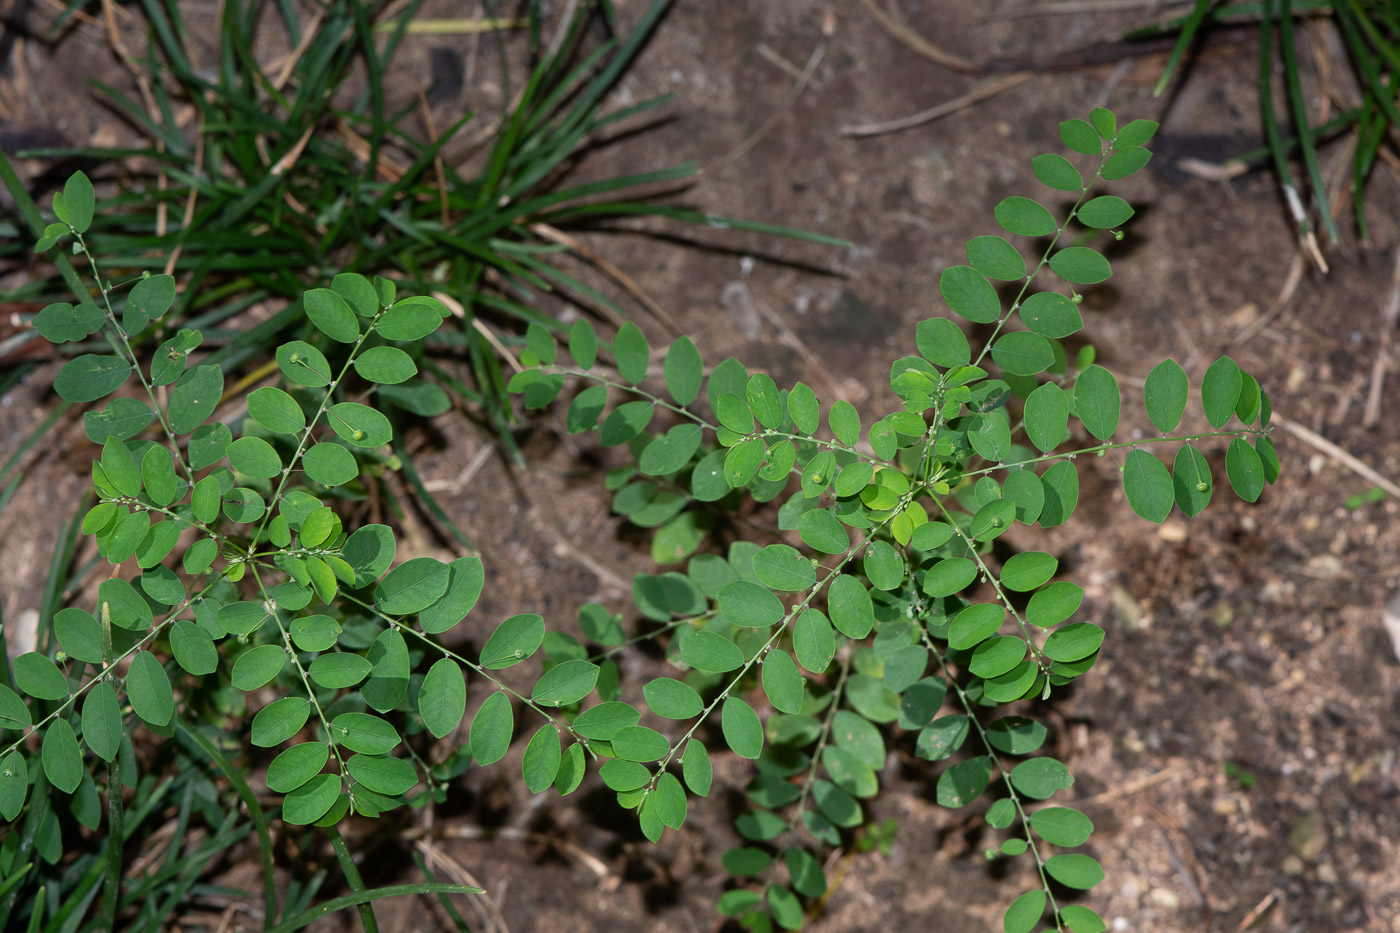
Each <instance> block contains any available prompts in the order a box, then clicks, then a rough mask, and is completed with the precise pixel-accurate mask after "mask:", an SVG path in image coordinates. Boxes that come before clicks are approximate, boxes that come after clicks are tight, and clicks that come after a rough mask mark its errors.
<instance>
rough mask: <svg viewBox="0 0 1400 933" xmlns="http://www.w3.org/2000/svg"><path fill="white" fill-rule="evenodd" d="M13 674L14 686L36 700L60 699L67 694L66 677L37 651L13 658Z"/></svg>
mask: <svg viewBox="0 0 1400 933" xmlns="http://www.w3.org/2000/svg"><path fill="white" fill-rule="evenodd" d="M14 674H15V686H16V687H18V688H19V689H20V691H21V692H23V693H26V694H28V695H29V696H32V697H34V699H36V700H62V699H65V698H66V697H67V696H68V679H67V678H66V677H64V676H63V672H62V671H60V670H59V669H58V667H57V666H56V665H55V664H54V663H53V662H52V661H50V660H49V659H48V657H47V656H45V655H43V654H41V653H40V652H38V651H30V652H27V653H25V654H22V655H20V656H19V657H17V658H15V660H14Z"/></svg>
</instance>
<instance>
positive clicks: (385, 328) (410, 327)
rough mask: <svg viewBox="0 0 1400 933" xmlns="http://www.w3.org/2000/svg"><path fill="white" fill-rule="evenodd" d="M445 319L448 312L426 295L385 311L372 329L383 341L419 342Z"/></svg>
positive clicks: (405, 301) (404, 300)
mask: <svg viewBox="0 0 1400 933" xmlns="http://www.w3.org/2000/svg"><path fill="white" fill-rule="evenodd" d="M447 317H448V311H447V308H445V307H444V306H443V304H442V302H440V301H438V300H437V299H436V298H431V297H429V296H427V295H415V296H412V297H409V298H405V299H403V300H402V301H400V302H398V303H397V304H395V305H394V306H393V307H392V308H390V309H389V310H387V311H385V312H384V314H383V316H382V317H380V318H379V323H377V324H376V325H375V328H374V329H375V330H376V331H378V332H379V336H381V337H383V338H384V339H385V340H394V341H399V342H403V341H407V340H421V339H422V338H424V337H426V336H428V335H429V334H431V333H432V332H433V331H435V330H437V329H438V327H440V326H441V325H442V322H443V321H444V320H445V319H446V318H447Z"/></svg>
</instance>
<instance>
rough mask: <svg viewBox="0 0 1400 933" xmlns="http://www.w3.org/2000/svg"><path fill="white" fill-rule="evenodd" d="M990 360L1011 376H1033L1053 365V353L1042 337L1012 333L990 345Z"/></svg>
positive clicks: (1024, 332) (1025, 333)
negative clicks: (994, 361)
mask: <svg viewBox="0 0 1400 933" xmlns="http://www.w3.org/2000/svg"><path fill="white" fill-rule="evenodd" d="M992 359H994V360H996V364H997V365H998V366H1000V367H1001V368H1002V369H1003V370H1004V371H1006V372H1008V373H1010V374H1011V375H1013V376H1034V375H1036V374H1038V373H1042V372H1044V371H1045V370H1047V369H1049V368H1050V367H1051V365H1053V364H1054V362H1055V353H1054V351H1053V350H1051V349H1050V344H1049V343H1047V342H1046V340H1045V338H1044V337H1041V336H1040V335H1038V334H1031V333H1027V332H1026V331H1013V332H1012V333H1009V334H1003V335H1002V336H1001V337H999V338H997V341H996V343H994V344H992Z"/></svg>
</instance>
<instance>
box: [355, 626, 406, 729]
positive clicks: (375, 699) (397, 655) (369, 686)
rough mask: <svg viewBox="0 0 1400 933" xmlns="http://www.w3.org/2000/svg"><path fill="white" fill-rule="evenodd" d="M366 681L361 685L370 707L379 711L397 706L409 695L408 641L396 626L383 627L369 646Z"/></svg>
mask: <svg viewBox="0 0 1400 933" xmlns="http://www.w3.org/2000/svg"><path fill="white" fill-rule="evenodd" d="M366 660H368V661H369V663H370V665H371V669H370V673H369V680H368V681H366V682H365V685H364V686H363V687H361V688H360V695H361V696H363V697H364V699H365V702H366V703H368V704H369V708H370V709H372V710H375V711H377V712H380V713H387V712H389V710H392V709H396V708H397V707H398V705H399V704H400V703H402V702H403V698H404V697H405V696H407V694H408V675H409V663H410V662H409V657H408V644H407V643H406V642H405V641H404V637H403V635H401V634H399V632H398V630H396V629H392V628H389V629H385V630H384V631H382V632H380V633H379V635H378V637H376V638H375V639H374V644H372V645H370V646H369V653H368V654H367V655H366Z"/></svg>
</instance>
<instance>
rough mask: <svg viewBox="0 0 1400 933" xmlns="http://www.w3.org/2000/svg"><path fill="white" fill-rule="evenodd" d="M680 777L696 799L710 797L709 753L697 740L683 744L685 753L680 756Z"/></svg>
mask: <svg viewBox="0 0 1400 933" xmlns="http://www.w3.org/2000/svg"><path fill="white" fill-rule="evenodd" d="M681 776H682V777H684V778H685V786H686V787H689V788H690V792H691V793H692V794H695V795H696V796H697V797H708V796H710V781H711V779H712V776H713V772H712V770H711V768H710V753H709V752H707V751H705V746H704V745H703V744H702V743H701V742H700V741H699V740H697V739H691V740H689V741H688V742H686V743H685V753H684V754H683V755H682V756H681Z"/></svg>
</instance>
